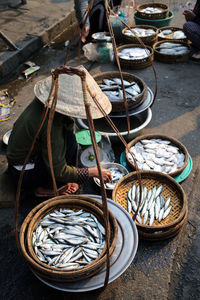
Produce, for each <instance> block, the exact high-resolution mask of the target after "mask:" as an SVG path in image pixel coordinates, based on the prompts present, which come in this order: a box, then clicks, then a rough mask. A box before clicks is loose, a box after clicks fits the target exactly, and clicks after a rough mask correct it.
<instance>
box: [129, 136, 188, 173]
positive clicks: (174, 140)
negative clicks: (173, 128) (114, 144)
mask: <svg viewBox="0 0 200 300" xmlns="http://www.w3.org/2000/svg"><path fill="white" fill-rule="evenodd" d="M152 138H160V139H166V140H169V141H172V144H175V145H176V146H177V145H178V148H179V149H180V150H183V152H184V154H185V162H184V165H183V166H182V167H181V168H179V169H178V170H176V171H175V172H171V173H168V174H167V175H170V176H176V175H178V174H180V173H181V172H182V171H183V170H184V169H185V167H186V166H187V164H188V162H189V153H188V150H187V148H186V147H185V145H183V144H182V143H181V142H180V141H179V140H177V139H176V138H174V137H172V136H168V135H164V134H145V135H140V136H138V137H136V138H135V139H133V140H132V141H130V142H129V143H128V149H130V147H132V146H133V145H135V143H137V142H138V141H140V140H143V139H148V140H149V139H152ZM125 153H126V159H127V161H128V163H129V165H130V166H132V167H133V168H134V169H135V167H134V164H133V163H132V162H131V161H130V160H129V159H128V150H127V148H126V149H125ZM153 172H155V171H153ZM161 173H162V172H161ZM163 174H164V173H163Z"/></svg>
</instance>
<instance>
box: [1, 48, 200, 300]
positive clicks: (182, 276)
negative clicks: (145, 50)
mask: <svg viewBox="0 0 200 300" xmlns="http://www.w3.org/2000/svg"><path fill="white" fill-rule="evenodd" d="M65 57H66V48H65V47H59V48H55V49H54V48H52V47H46V48H45V49H42V50H41V51H39V52H38V53H36V54H35V56H34V57H32V58H31V60H32V61H34V62H35V63H36V64H37V65H39V66H40V67H41V69H40V71H38V72H37V73H35V74H33V75H32V76H30V77H29V78H28V79H27V80H19V79H17V78H18V75H20V74H21V70H22V69H23V68H24V66H21V67H20V68H19V70H17V75H15V74H14V77H13V80H12V81H10V82H9V83H5V84H4V85H2V86H1V88H3V87H7V88H8V89H9V92H10V93H11V94H12V96H14V97H15V100H16V103H15V105H14V106H13V108H12V109H11V117H10V120H9V121H6V122H3V123H1V127H0V137H1V139H2V137H3V135H4V134H5V132H7V131H8V130H9V129H11V128H12V125H13V123H14V121H15V120H16V119H17V117H18V116H19V114H20V113H21V112H22V111H23V110H24V108H25V107H26V106H27V105H28V103H29V102H30V101H31V100H32V99H33V97H34V94H33V87H34V84H35V83H36V82H37V81H38V80H40V79H42V78H44V77H46V76H49V71H50V70H51V68H55V67H56V66H60V65H62V64H63V63H64V62H65ZM81 63H82V64H84V65H85V66H86V68H88V69H89V70H90V72H91V74H92V75H94V74H98V73H100V72H103V71H111V70H113V71H114V70H117V67H116V65H114V64H112V63H110V64H97V63H89V62H87V61H86V60H85V59H84V58H82V60H81ZM68 64H69V65H72V66H76V65H77V45H76V44H75V45H74V47H73V49H72V52H71V56H70V58H69V60H68ZM199 66H200V65H199V64H198V63H196V62H193V61H191V60H189V61H188V62H186V63H177V64H164V63H159V62H156V61H155V68H156V72H157V78H158V94H157V97H156V101H155V103H154V104H153V106H152V115H153V117H152V120H151V122H150V124H149V125H148V127H147V128H145V129H144V130H143V132H142V133H144V134H148V133H161V134H166V135H169V136H173V137H175V138H177V139H178V140H179V141H181V142H182V143H183V144H184V145H185V146H186V147H187V149H188V151H189V153H190V155H191V157H192V160H193V169H192V172H191V173H190V175H189V177H188V178H187V179H186V180H185V181H184V182H182V183H181V186H182V187H183V189H184V191H185V193H186V195H187V198H188V205H189V215H188V222H187V224H186V225H185V227H184V229H183V230H182V231H181V232H180V233H179V234H178V235H177V236H176V237H174V238H171V239H169V240H166V241H160V242H156V243H150V242H147V241H142V240H139V246H138V251H137V254H136V257H135V259H134V261H133V262H132V263H131V265H130V267H129V268H128V269H127V270H126V271H125V272H124V273H123V274H122V275H121V276H120V277H119V278H117V279H116V280H115V281H113V282H112V283H110V284H109V285H108V286H107V288H106V289H105V290H102V289H100V290H95V291H91V292H87V293H65V292H61V291H58V290H56V289H52V288H50V287H48V286H46V285H44V284H43V283H41V282H40V281H39V280H38V279H37V278H36V277H35V276H34V275H33V274H32V272H31V271H30V269H29V267H28V266H27V265H26V263H25V262H24V260H23V259H22V257H21V256H20V255H19V253H18V251H17V248H16V242H15V236H14V232H13V228H14V209H13V208H1V210H0V220H1V222H0V239H1V241H2V242H1V247H0V261H1V269H0V285H1V296H0V298H1V299H6V300H7V299H16V300H18V299H20V300H21V299H54V298H59V297H60V298H62V299H79V298H80V297H81V298H82V299H100V300H101V299H117V300H118V299H125V300H126V299H127V300H128V299H159V300H160V299H161V300H162V299H170V300H171V299H172V300H174V299H184V300H188V299H193V300H196V299H199V298H200V279H199V266H200V256H199V251H200V246H199V245H200V233H199V228H200V218H199V184H200V174H199V166H200V164H199V163H200V141H199V129H200V105H199V79H200V73H199ZM126 71H128V72H130V73H132V74H135V75H137V76H139V77H141V78H142V79H143V80H144V81H145V83H146V84H147V85H148V86H149V87H150V88H151V90H152V91H154V88H155V78H154V74H153V71H152V68H151V67H148V68H146V69H142V70H126ZM123 122H124V121H123ZM123 150H124V149H123V146H122V145H121V144H115V145H113V151H114V152H115V154H116V160H118V159H119V153H121V152H122V151H123ZM6 164H7V162H6V158H5V147H4V146H3V144H2V145H1V152H0V170H3V169H4V168H5V167H6ZM5 185H7V186H8V182H7V183H6V184H5ZM83 191H84V192H87V193H92V194H99V189H98V188H97V187H96V186H95V185H94V183H93V181H92V180H90V185H87V186H85V187H84V189H83ZM108 196H110V197H111V195H108ZM10 197H11V198H12V197H14V194H10ZM37 203H38V200H36V199H34V198H33V197H32V196H30V195H25V196H24V195H23V197H22V201H21V203H20V215H19V223H21V222H22V221H23V219H24V218H25V216H26V215H27V213H28V212H29V211H30V210H31V209H32V208H33V207H34V206H35V205H36V204H37Z"/></svg>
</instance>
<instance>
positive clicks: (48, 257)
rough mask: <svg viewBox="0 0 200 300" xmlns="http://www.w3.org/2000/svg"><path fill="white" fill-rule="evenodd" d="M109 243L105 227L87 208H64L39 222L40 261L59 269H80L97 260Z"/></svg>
mask: <svg viewBox="0 0 200 300" xmlns="http://www.w3.org/2000/svg"><path fill="white" fill-rule="evenodd" d="M104 245H105V228H104V227H103V226H102V225H101V223H100V222H99V221H98V220H97V218H96V217H95V216H94V215H93V214H91V213H89V212H86V211H83V210H79V211H73V210H70V209H65V208H60V209H58V210H54V211H53V212H51V213H49V214H47V215H46V216H45V217H43V218H42V219H41V220H40V222H39V223H38V224H37V226H36V228H35V230H34V232H33V236H32V246H33V249H34V251H35V253H36V255H37V257H38V259H39V260H40V261H42V262H43V263H46V264H47V265H49V266H52V267H55V268H59V269H65V270H66V269H77V268H81V267H84V266H85V265H87V264H89V263H90V262H92V261H93V260H95V259H96V258H97V257H98V256H99V255H100V253H101V251H102V249H103V248H104Z"/></svg>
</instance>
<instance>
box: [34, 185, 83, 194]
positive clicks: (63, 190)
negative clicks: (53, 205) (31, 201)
mask: <svg viewBox="0 0 200 300" xmlns="http://www.w3.org/2000/svg"><path fill="white" fill-rule="evenodd" d="M78 188H79V185H78V184H77V183H74V182H72V183H67V184H66V185H64V186H61V187H60V188H59V189H58V195H59V196H61V195H70V194H74V193H76V192H77V190H78ZM35 196H36V197H38V198H51V197H55V194H54V191H53V190H52V189H47V188H44V187H38V188H37V189H36V190H35Z"/></svg>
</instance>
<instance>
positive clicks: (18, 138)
mask: <svg viewBox="0 0 200 300" xmlns="http://www.w3.org/2000/svg"><path fill="white" fill-rule="evenodd" d="M43 111H44V105H43V104H42V103H41V102H40V101H39V100H38V99H37V98H35V99H34V100H33V101H32V102H31V103H30V104H29V105H28V107H27V108H26V109H25V110H24V112H23V113H22V114H21V115H20V117H19V118H18V119H17V121H16V122H15V124H14V126H13V129H12V133H11V135H10V138H9V142H8V147H7V159H8V163H9V164H11V165H23V163H24V160H25V158H26V155H27V153H28V151H29V149H30V146H31V144H32V141H33V138H34V135H35V133H36V130H37V128H38V125H39V123H40V119H41V115H42V113H43ZM47 122H48V121H47V119H46V120H45V123H44V125H43V127H42V129H41V131H40V133H39V136H38V137H37V140H36V143H35V146H34V149H33V151H32V154H31V158H30V160H29V162H34V159H35V158H36V157H37V156H38V155H41V156H42V158H43V160H44V162H45V165H46V166H47V170H48V172H49V174H50V167H49V160H48V150H47ZM74 126H75V122H74V120H73V119H72V118H71V117H67V116H64V115H62V114H59V113H57V112H55V116H54V121H53V125H52V129H51V143H52V156H53V168H54V173H55V177H56V180H57V181H59V182H71V181H73V182H74V181H77V168H76V167H73V166H68V165H67V164H66V160H65V154H66V149H67V147H69V146H70V145H67V144H66V138H65V137H66V131H69V130H73V129H74Z"/></svg>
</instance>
